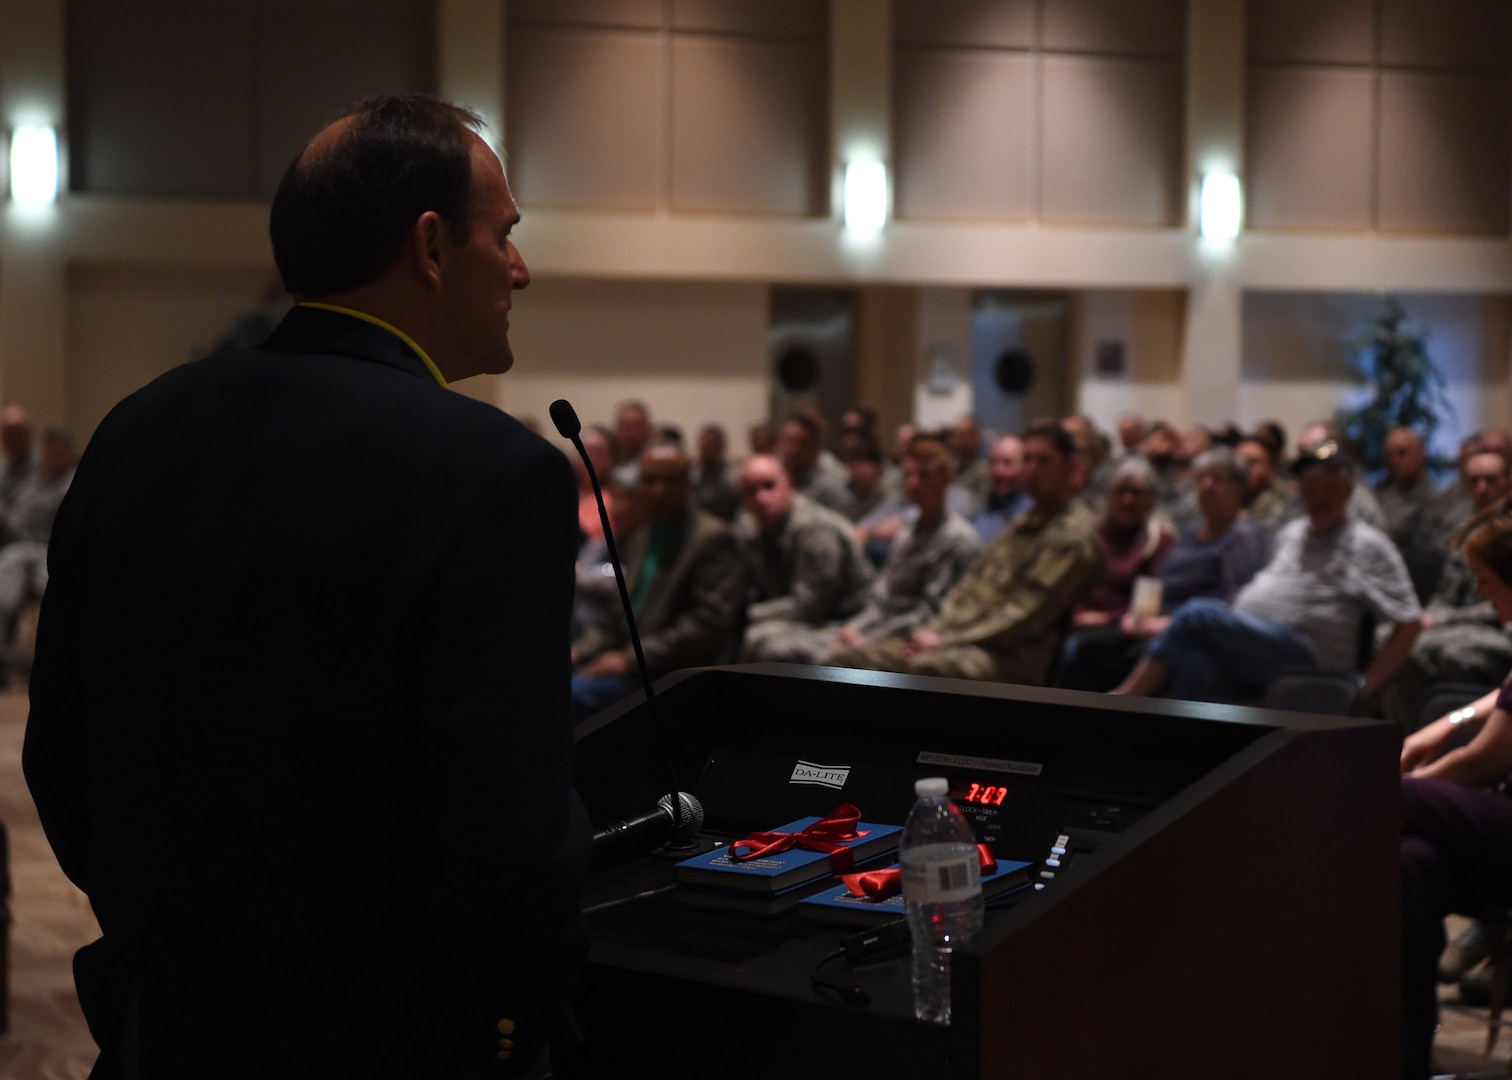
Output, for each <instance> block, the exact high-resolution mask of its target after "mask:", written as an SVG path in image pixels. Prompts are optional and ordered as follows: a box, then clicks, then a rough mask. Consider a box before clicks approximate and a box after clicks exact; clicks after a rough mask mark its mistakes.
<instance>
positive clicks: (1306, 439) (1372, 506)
mask: <svg viewBox="0 0 1512 1080" xmlns="http://www.w3.org/2000/svg"><path fill="white" fill-rule="evenodd" d="M1330 442H1331V443H1333V444H1335V445H1336V446H1339V447H1341V448H1343V449H1344V452H1345V453H1346V455H1350V456H1352V455H1353V454H1354V449H1353V448H1352V447H1351V446H1350V445H1349V439H1348V438H1347V437H1346V436H1345V434H1344V430H1343V429H1342V428H1341V427H1339V425H1337V424H1335V423H1334V422H1333V421H1331V420H1314V421H1313V422H1312V423H1310V424H1308V425H1307V426H1306V427H1305V428H1303V429H1302V433H1301V434H1300V435H1298V436H1297V454H1298V456H1299V457H1301V458H1305V457H1307V456H1308V455H1310V454H1312V453H1314V452H1315V451H1316V450H1317V449H1318V447H1320V446H1322V445H1323V444H1324V443H1330ZM1351 480H1352V482H1353V489H1352V490H1351V491H1350V493H1349V506H1348V510H1347V513H1348V515H1349V518H1350V520H1351V521H1363V522H1365V524H1367V525H1374V526H1375V527H1376V528H1377V529H1379V530H1381V532H1383V533H1384V532H1385V531H1386V515H1385V513H1383V512H1382V510H1381V504H1380V502H1379V501H1377V499H1376V497H1375V493H1374V492H1372V491H1371V490H1370V488H1369V487H1368V486H1366V485H1365V484H1364V483H1362V482H1361V481H1360V479H1359V470H1358V468H1355V467H1353V466H1351ZM1293 505H1294V507H1295V510H1294V513H1293V516H1294V517H1301V516H1302V514H1304V513H1305V512H1306V508H1305V507H1303V506H1302V504H1301V502H1300V501H1297V502H1295V503H1294V504H1293Z"/></svg>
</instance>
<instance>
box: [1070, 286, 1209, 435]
mask: <svg viewBox="0 0 1512 1080" xmlns="http://www.w3.org/2000/svg"><path fill="white" fill-rule="evenodd" d="M1185 321H1186V294H1185V293H1183V292H1182V291H1180V290H1177V289H1117V290H1114V289H1090V290H1087V291H1086V292H1083V293H1080V294H1078V295H1077V297H1076V303H1075V304H1074V305H1073V307H1072V333H1071V348H1072V350H1073V351H1072V367H1073V369H1074V371H1075V372H1076V374H1077V376H1078V377H1077V379H1076V380H1075V385H1074V386H1073V388H1072V394H1071V401H1072V402H1073V403H1074V405H1073V407H1074V408H1075V410H1076V411H1077V412H1079V413H1083V414H1085V415H1087V416H1090V417H1091V418H1092V419H1093V420H1094V421H1095V422H1096V423H1097V426H1098V427H1100V428H1102V429H1103V430H1104V431H1106V432H1107V433H1108V434H1109V435H1112V434H1113V433H1114V432H1115V431H1116V430H1117V424H1118V418H1119V417H1120V416H1122V415H1123V414H1124V413H1126V412H1137V413H1139V414H1140V415H1141V416H1144V417H1146V418H1147V419H1152V420H1153V419H1160V420H1167V421H1170V422H1171V423H1174V424H1177V425H1185V424H1186V423H1187V422H1188V416H1187V410H1188V405H1187V401H1186V392H1185V390H1184V389H1183V387H1182V384H1181V346H1182V327H1183V325H1184V323H1185ZM1104 341H1118V342H1122V343H1123V346H1124V350H1125V359H1126V363H1127V371H1126V373H1125V374H1124V375H1123V376H1122V377H1118V378H1109V377H1107V376H1099V375H1098V374H1097V346H1098V344H1099V343H1100V342H1104Z"/></svg>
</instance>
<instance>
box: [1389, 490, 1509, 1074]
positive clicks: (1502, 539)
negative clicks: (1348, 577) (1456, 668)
mask: <svg viewBox="0 0 1512 1080" xmlns="http://www.w3.org/2000/svg"><path fill="white" fill-rule="evenodd" d="M1506 511H1507V507H1506V505H1505V504H1497V505H1495V506H1493V507H1492V508H1491V509H1489V510H1487V511H1484V512H1482V513H1481V514H1479V515H1477V516H1476V517H1475V518H1474V519H1472V520H1471V522H1470V524H1469V525H1468V526H1467V527H1466V528H1467V531H1466V535H1465V538H1464V541H1463V543H1462V545H1461V550H1462V551H1463V552H1464V556H1465V560H1466V562H1467V564H1468V565H1469V567H1470V573H1471V575H1472V576H1473V577H1474V578H1475V580H1476V582H1477V584H1478V586H1479V588H1480V591H1481V594H1482V595H1483V596H1484V597H1485V598H1486V599H1487V601H1489V602H1490V604H1491V605H1492V607H1493V608H1494V609H1495V610H1496V613H1497V614H1498V615H1499V616H1500V617H1501V618H1502V619H1503V620H1509V619H1512V517H1509V516H1508V515H1507V512H1506ZM1467 739H1468V742H1467V741H1466V740H1467ZM1401 769H1402V854H1401V866H1402V878H1401V881H1402V896H1401V913H1402V915H1401V917H1402V938H1401V940H1402V954H1401V973H1402V1018H1401V1040H1402V1056H1401V1075H1402V1077H1403V1080H1425V1078H1426V1077H1428V1076H1429V1075H1430V1074H1431V1073H1432V1072H1433V1069H1432V1067H1431V1056H1432V1049H1433V1033H1434V1028H1435V1027H1436V1026H1437V1023H1438V992H1437V987H1436V986H1435V982H1436V976H1437V968H1438V964H1439V957H1440V955H1441V954H1442V953H1443V952H1444V936H1445V935H1444V917H1445V916H1446V915H1449V914H1451V913H1455V912H1459V913H1467V912H1473V911H1475V910H1477V909H1484V908H1491V907H1505V906H1507V905H1508V904H1512V796H1509V794H1508V792H1507V790H1506V789H1507V786H1508V785H1507V780H1508V774H1509V772H1512V679H1508V680H1507V681H1506V682H1504V683H1503V684H1502V685H1501V687H1500V688H1498V689H1496V690H1493V691H1491V692H1490V693H1489V694H1486V695H1485V696H1484V697H1482V698H1481V699H1480V700H1478V701H1476V702H1475V703H1474V704H1473V705H1470V706H1467V707H1466V708H1464V709H1456V710H1455V711H1453V712H1451V713H1449V714H1448V715H1447V716H1443V717H1440V718H1439V719H1437V720H1435V721H1433V723H1431V724H1429V725H1428V726H1426V727H1424V728H1423V729H1422V730H1421V731H1418V732H1416V733H1414V734H1412V735H1410V736H1408V738H1407V740H1406V742H1405V743H1404V744H1403V746H1402V757H1401Z"/></svg>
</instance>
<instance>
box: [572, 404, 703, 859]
mask: <svg viewBox="0 0 1512 1080" xmlns="http://www.w3.org/2000/svg"><path fill="white" fill-rule="evenodd" d="M549 411H550V413H551V422H552V423H553V424H554V425H556V429H557V434H559V435H561V436H562V438H564V439H570V440H571V441H572V445H573V447H574V448H576V450H577V452H578V457H580V458H582V459H583V467H584V468H585V469H587V470H588V482H589V483H590V484H592V485H593V498H594V501H595V502H597V503H598V512H599V522H600V523H601V524H602V525H603V526H604V545H605V546H606V547H607V548H608V549H609V562H610V565H612V566H613V567H614V581H615V584H617V585H618V586H619V595H620V606H621V607H622V608H624V611H625V626H626V628H627V629H628V630H629V631H630V645H631V647H632V648H633V649H634V650H635V665H636V667H637V668H638V669H639V670H640V677H641V686H642V687H643V688H644V689H645V692H646V712H647V714H648V715H649V716H650V718H651V721H652V728H653V730H657V731H660V730H661V728H660V725H659V724H657V723H656V695H655V693H654V692H653V691H652V689H651V674H650V672H649V671H648V670H647V669H646V654H645V652H644V651H643V650H642V649H641V639H640V631H639V630H638V629H636V626H635V612H634V610H632V608H631V605H630V590H629V588H628V587H627V586H626V585H625V568H624V566H623V565H622V564H621V563H620V557H619V546H618V545H617V544H615V542H614V529H613V528H612V527H611V526H610V524H609V508H608V507H606V506H605V505H604V489H603V488H602V487H601V486H600V485H599V478H598V473H597V472H595V471H594V468H593V461H592V459H590V458H589V457H588V451H587V450H586V449H584V448H583V440H582V438H581V435H582V431H583V422H582V421H581V420H579V419H578V414H577V410H576V409H574V408H573V407H572V403H571V402H569V401H568V400H567V399H566V398H557V400H555V401H553V402H552V403H551V407H550V409H549ZM667 771H668V773H669V774H670V775H671V779H672V790H673V791H677V773H676V770H675V769H673V768H672V766H671V762H670V760H669V762H668V769H667ZM678 794H679V796H681V797H679V798H676V799H674V798H673V797H672V796H671V795H665V796H663V797H662V798H663V802H667V803H669V804H670V811H671V815H672V816H671V820H672V836H673V842H672V843H671V844H669V845H668V849H669V850H685V851H687V852H688V853H689V854H692V853H694V852H696V850H697V849H698V845H697V843H696V842H695V841H694V839H693V833H694V831H695V830H696V829H697V828H698V826H699V825H702V824H703V808H702V807H699V813H698V822H697V823H696V824H693V825H691V826H690V824H689V816H690V815H689V814H688V813H687V812H685V807H684V802H683V800H684V798H686V799H689V800H692V801H693V804H694V805H695V806H697V805H698V803H697V800H695V799H693V796H691V795H686V794H685V793H683V792H678ZM657 805H658V806H660V805H661V804H660V803H658V804H657ZM643 816H644V815H643ZM611 828H612V826H611ZM594 840H595V843H594V848H595V853H596V852H597V848H598V843H597V840H598V837H597V836H595V837H594ZM616 846H618V845H616Z"/></svg>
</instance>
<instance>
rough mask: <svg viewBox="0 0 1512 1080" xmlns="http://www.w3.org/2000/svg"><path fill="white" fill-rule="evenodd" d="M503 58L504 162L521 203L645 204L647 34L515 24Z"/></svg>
mask: <svg viewBox="0 0 1512 1080" xmlns="http://www.w3.org/2000/svg"><path fill="white" fill-rule="evenodd" d="M508 54H509V59H508V68H507V71H508V81H509V86H508V91H507V97H506V101H507V108H508V110H509V118H508V121H507V123H506V124H505V130H506V133H507V137H508V148H509V161H508V166H509V174H510V181H511V183H512V184H513V186H514V191H515V195H516V197H517V198H518V199H519V201H520V203H521V205H523V206H530V205H532V204H536V205H541V206H575V207H586V208H597V209H630V210H650V209H652V208H654V207H655V205H656V195H657V147H658V145H659V144H660V139H659V137H658V126H659V122H660V120H659V117H660V112H659V104H658V95H657V87H658V85H659V80H660V75H659V64H660V58H661V48H660V45H659V43H658V41H657V37H656V35H654V34H645V33H633V32H620V31H594V30H569V31H560V30H534V29H525V28H523V27H521V28H516V29H512V30H511V31H510V32H509V35H508Z"/></svg>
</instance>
